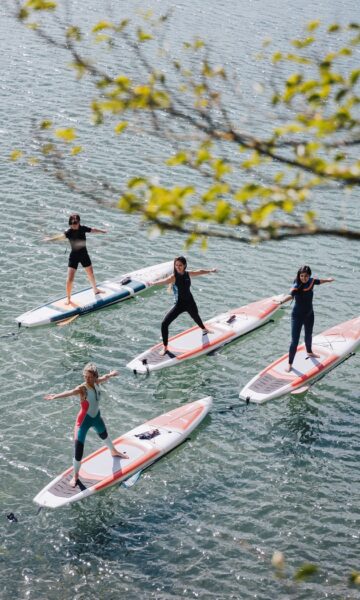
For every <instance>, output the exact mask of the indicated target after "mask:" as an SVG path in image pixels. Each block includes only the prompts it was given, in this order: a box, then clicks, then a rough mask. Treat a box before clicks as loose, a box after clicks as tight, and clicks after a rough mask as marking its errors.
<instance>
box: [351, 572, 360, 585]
mask: <svg viewBox="0 0 360 600" xmlns="http://www.w3.org/2000/svg"><path fill="white" fill-rule="evenodd" d="M349 582H350V583H354V584H355V585H360V572H359V571H353V572H352V573H350V575H349Z"/></svg>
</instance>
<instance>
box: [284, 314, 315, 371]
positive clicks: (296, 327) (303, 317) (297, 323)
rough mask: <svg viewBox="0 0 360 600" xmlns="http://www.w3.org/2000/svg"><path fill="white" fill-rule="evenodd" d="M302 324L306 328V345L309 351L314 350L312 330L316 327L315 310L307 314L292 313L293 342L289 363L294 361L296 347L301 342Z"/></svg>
mask: <svg viewBox="0 0 360 600" xmlns="http://www.w3.org/2000/svg"><path fill="white" fill-rule="evenodd" d="M302 326H304V329H305V347H306V351H307V352H312V347H311V346H312V332H313V328H314V311H313V310H312V311H311V312H309V313H307V314H296V313H294V312H293V313H292V315H291V344H290V348H289V364H290V365H292V364H293V362H294V358H295V354H296V349H297V347H298V344H299V339H300V333H301V329H302Z"/></svg>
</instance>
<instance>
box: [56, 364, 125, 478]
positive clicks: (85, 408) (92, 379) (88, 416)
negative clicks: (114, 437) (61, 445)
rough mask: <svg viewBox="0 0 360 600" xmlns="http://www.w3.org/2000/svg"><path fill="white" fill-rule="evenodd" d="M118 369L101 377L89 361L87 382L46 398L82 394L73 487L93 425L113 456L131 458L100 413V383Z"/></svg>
mask: <svg viewBox="0 0 360 600" xmlns="http://www.w3.org/2000/svg"><path fill="white" fill-rule="evenodd" d="M118 374H119V373H118V371H110V373H107V374H106V375H102V377H99V373H98V370H97V367H96V365H94V364H93V363H88V364H87V365H86V366H85V367H84V370H83V375H84V379H85V382H84V383H82V384H81V385H78V386H77V387H76V388H74V389H73V390H67V391H65V392H61V393H60V394H47V395H46V396H45V397H44V399H45V400H55V399H56V398H68V397H69V396H80V406H81V408H80V412H79V414H78V416H77V419H76V423H75V431H74V441H75V452H74V460H73V465H74V476H73V478H72V479H71V481H70V485H71V486H72V487H76V485H77V483H78V480H79V471H80V465H81V459H82V457H83V453H84V444H85V438H86V434H87V432H88V431H89V429H90V427H93V428H94V429H95V431H96V433H97V434H98V435H99V437H100V438H101V439H102V440H103V441H104V443H105V445H106V446H107V447H108V448H109V450H110V452H111V456H119V457H120V458H129V457H128V456H127V454H124V453H123V452H119V451H118V450H116V448H115V446H114V444H113V443H112V441H111V440H110V438H109V436H108V432H107V430H106V426H105V423H104V421H103V419H102V417H101V415H100V409H99V402H100V397H101V391H100V388H99V384H100V383H105V382H106V381H108V380H109V379H110V378H111V377H116V375H118Z"/></svg>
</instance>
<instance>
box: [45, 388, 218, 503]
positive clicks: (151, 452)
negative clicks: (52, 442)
mask: <svg viewBox="0 0 360 600" xmlns="http://www.w3.org/2000/svg"><path fill="white" fill-rule="evenodd" d="M211 405H212V398H211V397H210V396H207V397H206V398H202V399H201V400H196V401H195V402H190V403H189V404H185V405H183V406H180V407H179V408H175V409H174V410H171V411H170V412H167V413H165V414H163V415H160V416H158V417H155V419H151V420H150V421H147V422H146V423H144V424H143V425H140V426H139V427H136V428H135V429H132V430H131V431H129V432H128V433H125V435H122V436H121V437H119V438H117V439H116V440H114V442H113V443H114V445H115V447H116V448H117V449H118V450H119V451H121V452H126V453H127V455H128V456H129V458H128V459H123V458H118V457H112V456H111V454H110V451H109V450H108V448H106V446H104V447H102V448H100V449H99V450H97V451H96V452H93V453H92V454H90V455H89V456H87V457H86V458H84V459H83V460H82V461H81V468H80V472H79V483H78V484H77V486H76V487H75V488H73V487H71V486H70V484H69V482H70V480H71V478H72V476H73V469H72V467H70V468H69V469H67V470H66V471H64V473H62V474H61V475H59V476H58V477H56V478H55V479H54V480H53V481H51V483H49V484H48V485H47V486H45V487H44V489H42V490H41V492H39V493H38V494H37V496H35V498H34V502H35V503H36V504H39V505H40V506H45V507H47V508H59V507H60V506H65V505H66V504H71V503H72V502H77V501H78V500H83V499H84V498H87V497H88V496H91V495H92V494H96V493H97V492H100V491H102V490H104V489H106V488H108V487H111V486H112V485H115V484H117V483H121V482H122V481H126V480H129V481H130V485H131V479H132V478H133V479H135V480H136V477H134V476H135V474H137V473H138V472H139V471H142V470H144V469H146V468H147V467H149V466H150V465H151V464H153V463H154V462H155V461H157V460H159V458H161V457H162V456H164V454H167V453H168V452H170V450H172V449H173V448H175V447H176V446H178V445H179V444H181V443H182V442H183V441H185V439H186V438H187V437H188V436H189V434H190V433H191V432H192V431H193V430H194V429H195V427H197V426H198V425H199V423H200V422H201V421H202V420H203V419H204V417H205V416H206V415H207V413H208V412H209V410H210V408H211Z"/></svg>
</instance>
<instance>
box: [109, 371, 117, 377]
mask: <svg viewBox="0 0 360 600" xmlns="http://www.w3.org/2000/svg"><path fill="white" fill-rule="evenodd" d="M118 375H119V371H110V373H109V375H108V377H117V376H118Z"/></svg>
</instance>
